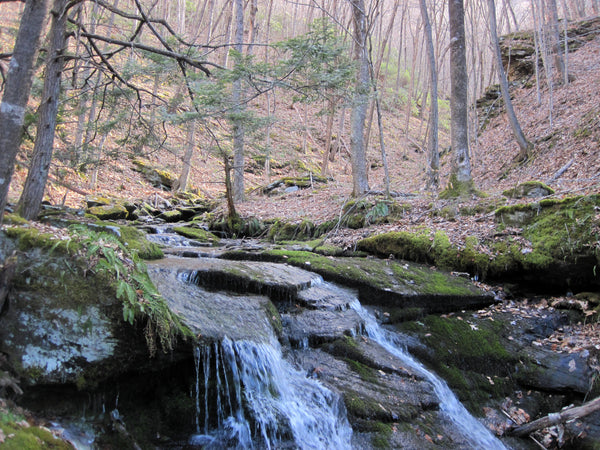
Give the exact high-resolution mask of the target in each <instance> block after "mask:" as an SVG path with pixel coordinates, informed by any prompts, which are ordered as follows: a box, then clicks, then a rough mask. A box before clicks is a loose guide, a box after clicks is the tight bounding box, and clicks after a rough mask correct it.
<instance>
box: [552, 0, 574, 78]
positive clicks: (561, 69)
mask: <svg viewBox="0 0 600 450" xmlns="http://www.w3.org/2000/svg"><path fill="white" fill-rule="evenodd" d="M547 5H548V8H549V10H550V11H549V12H550V15H551V17H550V30H551V36H552V51H553V53H554V64H555V65H556V68H557V69H558V73H559V75H560V78H561V80H562V81H563V82H564V83H565V84H568V83H569V74H568V73H567V68H566V66H565V60H564V58H563V55H562V51H561V49H560V30H559V26H558V7H557V5H556V0H548V3H547Z"/></svg>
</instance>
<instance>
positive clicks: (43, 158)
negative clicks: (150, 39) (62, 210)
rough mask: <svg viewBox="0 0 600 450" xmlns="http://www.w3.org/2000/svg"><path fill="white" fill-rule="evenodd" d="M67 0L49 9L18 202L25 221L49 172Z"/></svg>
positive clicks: (41, 195) (38, 200)
mask: <svg viewBox="0 0 600 450" xmlns="http://www.w3.org/2000/svg"><path fill="white" fill-rule="evenodd" d="M68 3H69V1H68V0H55V1H54V6H53V8H52V12H51V15H52V25H51V28H50V50H49V52H48V59H47V60H46V75H45V77H44V88H43V92H42V103H41V105H40V109H39V115H40V117H39V120H38V125H37V133H36V136H35V143H34V146H33V158H32V160H31V164H30V166H29V171H28V172H27V179H26V180H25V185H24V187H23V193H22V194H21V198H20V200H19V205H18V211H19V214H20V215H21V216H23V217H24V218H25V219H28V220H31V219H34V218H35V217H37V215H38V213H39V211H40V207H41V205H42V200H43V199H44V190H45V188H46V181H47V180H48V172H49V171H50V162H51V160H52V150H53V146H54V133H55V131H56V115H57V113H58V100H59V96H60V82H61V75H62V70H63V66H64V55H63V54H64V51H65V48H66V43H67V35H66V27H67V10H66V6H67V4H68Z"/></svg>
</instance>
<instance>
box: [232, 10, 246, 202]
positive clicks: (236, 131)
mask: <svg viewBox="0 0 600 450" xmlns="http://www.w3.org/2000/svg"><path fill="white" fill-rule="evenodd" d="M235 27H236V28H235V43H234V46H233V47H234V49H235V50H236V52H237V53H238V56H237V58H241V57H242V51H243V43H244V2H243V1H242V0H235ZM236 64H237V63H236ZM242 97H243V88H242V80H241V78H239V77H238V78H236V80H235V81H234V82H233V92H232V102H233V114H234V118H233V120H232V122H233V123H232V128H233V174H234V175H233V198H234V200H235V201H236V202H241V201H243V200H244V124H243V123H242V119H241V117H240V116H241V113H242V108H243V105H242Z"/></svg>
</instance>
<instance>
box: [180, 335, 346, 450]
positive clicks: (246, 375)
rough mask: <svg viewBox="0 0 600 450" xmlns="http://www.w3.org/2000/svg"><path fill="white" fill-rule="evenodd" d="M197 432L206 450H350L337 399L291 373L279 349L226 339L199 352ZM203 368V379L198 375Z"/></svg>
mask: <svg viewBox="0 0 600 450" xmlns="http://www.w3.org/2000/svg"><path fill="white" fill-rule="evenodd" d="M195 358H196V368H197V372H196V373H197V382H196V406H197V420H196V424H197V432H198V434H197V435H195V436H193V437H192V439H191V442H190V443H191V444H194V445H205V446H207V448H238V449H248V448H261V449H262V448H267V449H271V448H285V447H289V448H300V449H325V448H328V449H348V448H350V447H351V444H350V441H351V437H352V428H351V427H350V424H349V423H348V419H347V418H346V414H345V408H344V407H343V403H342V401H341V399H340V398H339V396H337V395H336V394H334V393H333V392H331V391H329V390H328V389H326V388H325V387H323V386H322V385H321V384H320V383H319V382H318V381H316V380H313V379H310V378H307V377H306V375H305V374H304V373H302V372H300V371H298V370H296V369H294V368H293V367H292V366H291V365H290V364H289V363H287V362H286V361H285V360H284V359H283V357H282V354H281V350H280V348H279V346H278V344H277V343H273V344H272V345H270V344H257V343H254V342H250V341H235V342H234V341H231V340H230V339H228V338H225V339H224V340H223V341H222V342H221V343H220V344H215V345H214V347H204V348H203V349H202V350H201V349H197V351H196V354H195ZM201 368H202V373H200V371H201Z"/></svg>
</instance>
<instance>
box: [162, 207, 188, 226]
mask: <svg viewBox="0 0 600 450" xmlns="http://www.w3.org/2000/svg"><path fill="white" fill-rule="evenodd" d="M158 218H159V219H163V220H164V221H165V222H167V223H174V222H181V221H182V220H183V218H184V215H183V213H182V212H181V211H178V210H176V209H174V210H171V211H163V212H162V213H160V214H159V215H158Z"/></svg>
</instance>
